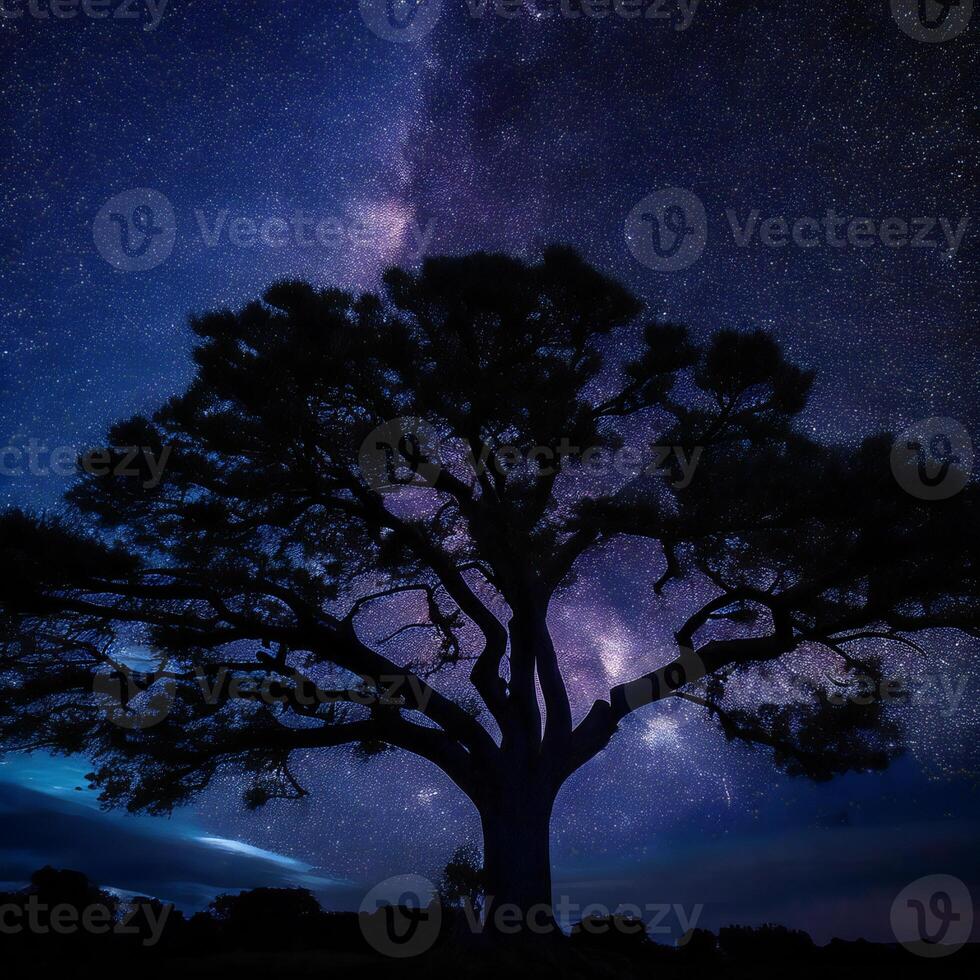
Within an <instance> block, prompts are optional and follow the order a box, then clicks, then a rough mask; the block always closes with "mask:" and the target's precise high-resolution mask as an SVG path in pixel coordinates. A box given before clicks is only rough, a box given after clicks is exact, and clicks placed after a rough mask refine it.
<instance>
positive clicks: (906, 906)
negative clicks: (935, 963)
mask: <svg viewBox="0 0 980 980" xmlns="http://www.w3.org/2000/svg"><path fill="white" fill-rule="evenodd" d="M891 923H892V932H893V933H894V934H895V938H896V939H897V940H898V941H899V942H900V943H901V944H902V945H903V946H904V947H905V948H906V949H907V950H909V951H910V952H912V953H915V955H916V956H927V957H930V958H935V957H939V956H949V955H950V954H951V953H955V952H956V951H957V950H958V949H959V948H960V947H961V946H963V945H964V944H965V943H966V942H968V941H969V938H970V933H971V931H972V930H973V899H972V898H971V896H970V890H969V889H968V888H967V887H966V885H964V884H963V882H962V881H960V879H959V878H954V877H953V876H952V875H926V876H925V877H924V878H918V879H917V880H916V881H913V882H912V884H910V885H906V886H905V887H904V888H903V889H902V890H901V891H900V892H899V893H898V895H897V896H896V897H895V901H894V902H892V911H891Z"/></svg>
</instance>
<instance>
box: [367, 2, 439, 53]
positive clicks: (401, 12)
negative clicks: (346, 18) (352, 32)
mask: <svg viewBox="0 0 980 980" xmlns="http://www.w3.org/2000/svg"><path fill="white" fill-rule="evenodd" d="M358 5H359V6H360V9H361V18H362V19H363V21H364V23H365V24H367V26H368V27H369V28H370V29H371V30H372V31H373V32H374V33H375V34H377V35H378V37H380V38H384V40H386V41H397V42H399V43H401V44H406V43H411V42H412V41H418V40H419V39H420V38H423V37H425V35H426V34H428V33H429V31H431V30H432V28H433V27H435V26H436V21H437V20H439V15H440V14H441V13H442V0H358Z"/></svg>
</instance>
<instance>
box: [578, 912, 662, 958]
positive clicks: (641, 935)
mask: <svg viewBox="0 0 980 980" xmlns="http://www.w3.org/2000/svg"><path fill="white" fill-rule="evenodd" d="M571 938H572V942H573V944H574V945H577V946H588V947H591V948H593V949H601V950H603V951H604V952H607V953H613V954H616V953H619V954H623V955H627V956H636V955H637V954H641V955H642V954H645V953H648V952H650V951H652V950H653V948H654V946H655V944H654V943H653V941H652V940H651V939H650V937H649V935H648V934H647V929H646V923H645V922H644V921H643V920H642V919H639V918H636V917H635V916H628V915H590V916H586V918H584V919H582V921H581V922H576V923H575V925H573V926H572V932H571Z"/></svg>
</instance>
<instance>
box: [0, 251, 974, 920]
mask: <svg viewBox="0 0 980 980" xmlns="http://www.w3.org/2000/svg"><path fill="white" fill-rule="evenodd" d="M384 283H385V293H384V296H383V297H379V296H374V295H363V296H359V297H355V296H352V295H350V294H348V293H346V292H341V291H338V290H334V289H327V290H320V291H318V290H316V289H314V288H312V287H310V286H308V285H304V284H302V283H295V282H289V283H280V284H278V285H275V286H273V287H272V288H271V289H270V290H268V292H267V293H266V294H265V296H264V299H263V301H262V302H255V303H252V304H250V305H248V306H247V307H245V308H244V309H243V310H241V312H238V313H234V312H230V311H228V310H221V311H218V312H215V313H211V314H209V315H206V316H202V317H200V318H197V319H194V320H193V321H192V327H193V331H194V333H195V334H196V336H197V338H198V345H197V347H196V349H195V353H194V357H195V361H196V365H197V374H196V377H195V379H194V381H193V382H192V384H191V385H190V387H189V388H188V390H187V392H186V393H185V394H183V395H182V396H180V397H177V398H174V399H173V400H171V401H169V402H167V403H166V404H165V405H164V406H163V407H162V408H160V409H159V411H157V412H156V413H155V414H154V416H153V417H152V418H149V419H147V418H140V417H138V418H134V419H131V420H130V421H128V422H125V423H122V424H120V425H118V426H116V427H115V428H114V429H113V430H111V432H110V434H109V440H108V442H109V447H110V448H107V449H106V450H105V451H100V452H99V453H95V454H89V455H88V456H87V457H86V458H85V459H84V460H83V464H84V465H83V467H82V468H83V470H84V473H83V475H82V476H81V478H80V480H79V483H78V485H77V486H76V487H74V488H73V489H72V491H71V492H70V494H69V496H68V504H67V509H66V511H65V513H64V514H63V515H61V516H58V517H44V516H41V517H38V516H33V515H28V514H24V513H20V512H13V513H10V514H8V515H7V516H6V517H5V518H4V519H3V521H2V529H0V548H2V556H3V562H4V565H5V566H6V569H7V571H8V573H9V574H8V576H7V580H6V584H5V585H4V586H3V593H2V602H3V630H4V633H3V638H4V647H3V654H2V657H3V659H2V661H0V676H2V678H3V680H4V682H5V686H6V688H7V690H6V693H5V697H4V700H3V705H2V707H0V734H2V736H3V738H4V741H5V744H6V745H7V747H8V748H24V749H32V748H44V749H48V750H52V751H56V752H80V751H86V752H89V753H91V755H92V756H93V757H94V758H95V760H96V765H97V768H96V769H95V771H94V772H93V773H92V775H91V780H92V782H93V784H94V785H95V786H97V787H98V788H99V789H100V791H101V799H102V800H103V802H104V803H105V804H106V805H117V804H124V805H126V806H128V807H129V808H130V809H131V810H148V811H150V812H165V811H167V810H169V809H170V808H172V807H173V806H174V805H175V804H179V803H183V802H184V801H186V800H188V799H189V798H190V797H192V796H193V795H194V794H196V793H198V792H200V791H201V790H203V789H204V788H205V787H206V786H208V784H209V783H210V781H211V780H212V778H213V777H214V775H215V773H217V772H218V771H219V770H221V769H222V768H225V767H238V768H242V767H244V769H245V770H247V771H248V772H250V773H251V774H252V776H253V777H254V781H253V785H252V787H251V789H250V790H249V793H248V802H249V803H250V805H260V804H261V803H263V802H265V801H266V800H268V799H271V798H295V797H299V796H302V795H305V793H306V792H307V790H306V789H305V788H304V787H303V785H302V779H301V773H297V771H296V769H297V768H298V764H297V760H302V758H303V753H304V752H306V751H313V750H320V749H327V748H330V747H333V746H338V745H341V744H349V743H355V744H357V745H359V746H361V747H362V748H363V749H364V750H365V751H366V752H369V753H370V752H375V751H381V750H390V749H397V750H404V751H407V752H411V753H415V754H417V755H419V756H421V757H423V758H424V759H427V760H429V762H431V763H432V764H433V765H435V766H437V767H439V768H440V769H441V770H442V771H443V772H445V773H446V774H448V776H449V777H450V778H451V779H452V780H453V782H455V784H456V785H457V786H458V787H459V788H460V789H461V790H462V791H463V792H464V793H465V794H466V795H467V796H468V797H469V799H470V800H472V802H473V804H474V805H475V807H476V809H477V810H478V812H479V815H480V818H481V823H482V829H483V850H484V867H485V870H486V889H487V894H488V896H492V897H493V898H494V900H495V902H496V903H497V905H499V904H502V903H516V904H517V905H518V906H519V907H520V908H522V909H525V910H528V909H530V908H531V907H533V906H535V905H538V904H544V905H548V904H549V903H550V900H551V875H550V858H549V825H550V820H551V814H552V808H553V804H554V802H555V798H556V796H557V794H558V791H559V789H560V788H561V787H562V785H563V784H564V782H565V781H566V780H567V779H568V777H569V776H570V775H571V774H572V773H574V772H575V771H576V770H577V769H579V768H580V767H581V766H583V765H584V764H585V763H587V762H588V761H589V760H591V759H593V758H594V757H595V756H596V755H598V754H599V753H600V752H602V751H603V749H604V748H605V747H606V746H607V745H608V743H609V742H610V740H611V739H612V738H613V736H614V735H615V734H616V732H617V730H618V729H619V728H620V726H621V724H622V723H623V722H624V720H625V719H627V717H628V716H629V715H631V714H632V713H633V712H636V711H639V710H641V709H647V710H656V709H655V708H653V709H651V707H650V706H653V705H657V704H660V705H661V706H662V705H663V703H664V701H665V699H667V698H679V699H683V700H684V701H686V702H688V703H689V704H690V705H691V706H692V708H691V710H694V708H697V709H699V710H703V711H704V713H705V714H706V715H707V716H710V717H712V718H713V719H714V720H715V721H716V722H717V723H718V724H720V726H721V727H722V729H723V730H724V732H725V734H726V735H727V736H728V737H729V738H732V739H741V740H745V741H747V742H754V743H761V744H762V745H763V746H766V747H768V748H769V749H770V750H772V753H773V757H774V760H775V762H776V763H777V764H779V765H781V766H783V767H785V768H786V769H787V770H788V771H790V772H792V773H795V774H806V775H809V776H811V777H814V778H819V779H826V778H830V777H831V776H833V775H834V774H836V773H842V772H845V771H848V770H859V771H861V770H872V769H880V768H882V767H884V766H886V765H887V764H888V761H889V759H890V758H892V757H893V756H894V755H895V754H896V753H897V752H899V751H900V749H901V745H900V738H899V732H898V729H897V728H896V727H895V726H894V725H893V724H892V723H891V722H890V721H889V719H888V717H887V715H886V713H885V712H884V711H883V708H882V705H881V704H880V703H872V704H862V703H856V702H855V701H854V700H845V702H844V703H843V704H837V703H833V702H832V701H831V700H829V699H826V698H823V697H821V696H820V692H819V691H817V690H813V691H811V692H809V694H806V695H805V696H801V697H799V698H794V699H789V700H784V701H776V702H773V701H772V699H770V701H769V702H766V701H765V700H764V699H763V703H760V704H755V705H751V704H750V705H747V704H746V700H745V697H746V695H745V693H744V689H743V691H742V693H741V694H740V695H739V696H738V697H736V696H735V695H734V694H733V691H732V687H731V685H732V683H733V682H735V679H736V678H739V677H741V678H745V677H746V676H747V675H748V676H749V677H751V676H753V675H754V674H756V673H758V672H771V671H773V670H776V669H778V668H779V667H780V666H781V664H782V663H784V662H785V657H786V655H788V654H790V653H792V652H793V651H797V650H800V649H801V648H807V649H811V648H821V649H822V650H823V651H824V652H825V653H828V654H830V655H832V656H833V657H834V658H836V659H837V661H838V663H839V665H840V667H841V669H845V670H846V669H850V670H860V671H862V672H864V673H868V672H869V671H872V670H874V669H876V664H875V662H874V661H872V660H871V659H870V658H869V657H868V656H867V651H866V647H865V646H864V645H863V644H864V642H865V641H867V640H869V639H877V640H881V639H883V640H890V641H895V642H898V643H902V644H906V645H912V646H915V647H916V648H919V644H918V643H916V640H915V639H913V637H915V636H916V635H917V634H921V633H923V632H924V631H928V630H933V629H940V628H948V629H955V630H969V631H973V632H974V633H975V632H976V630H977V628H978V626H980V588H978V580H977V564H976V561H977V558H976V556H977V555H978V554H980V547H978V544H980V542H978V531H977V529H978V527H980V523H978V520H977V516H978V512H977V494H976V492H975V487H973V486H969V487H967V488H966V489H965V490H963V491H962V492H960V493H959V494H957V495H956V496H954V497H951V498H950V499H946V500H941V501H927V500H923V499H920V498H919V497H918V496H915V495H913V494H910V493H908V492H906V491H905V490H903V489H902V487H901V486H900V485H899V483H898V482H897V481H896V479H895V478H894V475H893V472H892V470H891V467H890V465H889V454H890V450H891V447H892V441H893V440H892V438H891V437H890V436H888V435H887V434H878V435H874V436H870V437H869V438H868V439H867V440H866V441H865V442H864V443H863V444H861V445H860V446H859V447H857V448H854V447H843V446H828V445H821V444H819V443H817V442H815V441H814V440H812V439H811V438H810V437H808V436H807V435H806V434H805V433H804V432H803V431H801V429H800V427H799V426H798V425H797V424H796V419H797V418H798V416H799V415H800V413H801V412H802V411H803V409H804V408H805V406H806V402H807V397H808V393H809V390H810V388H811V384H812V381H813V375H812V374H811V373H809V372H807V371H804V370H802V369H800V368H799V367H797V366H795V365H793V364H791V363H790V362H789V361H787V360H786V358H785V356H784V354H783V353H782V351H781V350H780V348H779V346H778V344H777V343H776V342H775V340H773V339H772V338H771V337H770V336H768V335H766V334H764V333H761V332H732V331H722V332H720V333H718V334H716V335H715V336H714V337H713V338H711V339H710V340H709V341H708V342H706V343H704V344H701V345H699V344H696V343H694V342H693V340H692V339H691V337H690V336H689V334H688V332H687V331H686V330H685V329H684V328H683V327H681V326H677V325H674V324H668V323H661V322H656V321H654V320H649V319H645V318H644V316H643V311H642V307H641V304H640V303H639V302H638V301H637V299H636V298H635V297H633V296H632V295H631V294H630V293H629V292H628V291H627V290H626V289H625V288H623V287H622V286H621V285H619V284H617V283H616V282H614V281H612V280H611V279H609V278H608V277H606V276H605V275H603V274H602V273H600V272H598V271H597V270H595V269H593V268H592V267H590V266H589V265H588V264H587V263H585V262H584V261H583V260H582V259H581V258H580V257H579V256H578V255H577V254H576V253H574V252H572V251H570V250H567V249H564V248H551V249H548V250H546V251H545V252H544V253H543V256H542V258H541V259H540V260H539V261H536V262H524V261H519V260H517V259H513V258H509V257H505V256H500V255H488V254H482V253H480V254H475V255H471V256H468V257H457V258H432V259H429V260H427V261H426V262H425V263H424V265H423V266H422V268H421V269H420V270H419V271H417V272H409V271H402V270H392V271H390V272H388V273H387V274H386V276H385V280H384ZM623 352H625V353H623ZM396 420H401V421H396ZM406 420H407V421H406ZM637 440H640V441H641V442H642V443H643V444H644V445H648V444H649V443H651V442H655V443H656V445H657V446H663V447H677V450H676V451H673V452H671V453H670V454H669V456H667V455H666V454H665V453H664V452H661V451H658V452H656V453H654V454H653V455H654V457H655V458H654V459H653V461H652V462H653V463H657V464H659V466H654V467H651V466H650V465H646V464H645V465H644V466H643V467H642V469H640V470H637V469H636V468H635V467H634V469H632V470H628V472H627V473H626V474H625V475H623V474H621V473H619V472H614V470H613V469H611V468H610V467H609V466H607V467H606V469H605V470H604V471H603V472H602V473H599V475H598V476H596V475H595V472H594V469H595V467H596V463H597V461H598V463H600V464H601V463H602V462H603V461H608V460H610V459H615V458H617V457H615V456H614V455H613V454H614V453H617V452H618V453H619V456H620V457H621V456H622V454H623V451H624V450H626V449H627V448H629V446H630V445H635V443H636V441H637ZM124 447H145V448H146V449H147V451H148V452H147V453H141V454H139V456H138V457H137V458H136V459H135V461H134V460H132V459H131V458H130V457H131V456H132V455H133V454H132V453H129V452H125V451H124ZM576 449H577V450H578V452H577V453H576ZM437 451H438V454H439V455H437ZM167 453H169V455H166V454H167ZM165 455H166V467H165V471H164V473H163V475H162V477H161V478H159V479H156V478H155V477H154V472H155V471H154V468H153V467H151V466H150V465H149V464H148V462H147V459H150V458H153V459H157V460H162V459H163V458H164V456H165ZM573 455H575V456H578V455H581V457H582V458H581V459H579V460H577V461H575V460H572V459H571V457H572V456H573ZM556 459H559V460H560V461H561V462H562V463H563V464H565V465H562V466H557V465H553V464H554V461H555V460H556ZM586 459H588V462H586ZM694 460H697V470H696V474H695V476H694V478H693V479H691V465H692V464H693V461H694ZM124 464H125V465H124ZM590 474H592V475H591V476H590ZM623 536H633V537H634V538H639V539H643V540H645V541H647V542H649V550H648V552H647V553H648V555H649V562H650V569H651V579H653V578H656V585H655V589H656V592H657V594H658V595H660V596H661V597H663V598H665V599H666V598H670V597H674V598H678V599H679V600H683V601H684V602H685V603H687V604H688V605H689V606H690V612H688V613H685V615H684V616H683V617H681V618H679V619H678V620H677V621H676V622H673V623H672V624H671V626H672V631H673V641H672V643H673V649H672V650H669V651H664V650H663V649H662V648H658V647H657V645H656V644H651V649H650V652H649V654H648V655H647V658H646V661H647V662H646V663H645V665H644V666H643V667H642V668H639V669H638V671H637V675H636V677H635V679H634V680H632V681H630V682H628V683H622V684H616V685H615V686H614V687H613V688H612V689H611V690H610V691H609V692H608V694H607V695H606V696H604V697H601V698H599V699H598V700H595V701H594V703H592V704H591V706H586V707H585V710H583V711H581V712H578V710H577V705H575V703H574V702H575V697H576V695H577V692H576V691H574V689H573V690H572V691H571V692H570V690H569V686H568V685H567V683H566V676H565V674H564V672H563V669H562V668H563V663H564V659H565V656H564V655H565V651H562V650H561V649H558V648H556V643H555V641H554V638H553V632H552V629H551V628H549V610H553V609H554V608H556V607H557V606H558V605H559V604H560V603H561V602H562V601H563V597H565V596H566V595H567V594H568V589H569V585H570V583H572V582H573V581H574V578H575V576H576V574H577V573H578V572H579V571H580V569H581V568H582V567H583V564H584V563H585V562H587V561H588V560H590V559H591V558H592V556H593V555H594V554H595V553H596V552H598V551H600V550H601V549H604V548H610V547H615V546H616V544H617V541H618V539H620V538H621V537H623ZM667 606H668V604H667V603H665V605H664V609H665V613H664V615H667ZM134 647H138V648H139V651H140V652H139V657H138V658H137V657H135V655H134V654H133V649H134ZM137 661H138V662H137ZM148 664H150V665H151V666H153V667H154V668H156V669H157V671H158V672H159V673H157V674H156V675H153V671H150V670H147V669H146V668H147V665H148ZM137 666H142V667H143V668H144V669H143V670H142V671H135V673H133V671H134V670H135V667H137ZM150 675H152V676H150ZM222 679H224V681H226V683H224V684H219V683H218V682H219V681H221V680H222ZM151 680H152V684H151V683H150V681H151ZM246 680H248V681H251V682H254V684H256V685H258V684H265V685H266V688H265V693H266V694H268V695H270V696H268V697H263V696H260V695H259V694H252V695H251V696H250V697H248V698H246V697H243V692H242V690H241V685H242V683H243V682H245V681H246ZM232 682H233V683H232ZM113 685H115V688H113ZM314 688H315V689H316V690H317V691H318V692H319V693H318V694H317V697H316V698H311V697H310V691H312V690H314ZM202 690H206V691H209V692H211V695H212V696H210V697H202ZM93 691H95V692H96V694H95V695H93ZM114 691H115V692H116V694H115V695H114V696H117V697H118V703H115V704H114V705H113V704H112V703H111V699H110V701H109V702H108V703H109V707H110V709H111V710H109V711H108V712H107V710H106V704H107V700H106V698H107V697H108V696H109V695H112V694H113V692H114ZM140 691H143V693H139V692H140ZM324 691H326V692H328V695H329V696H328V697H321V694H322V693H323V692H324ZM861 700H864V699H861ZM161 706H162V710H161ZM577 713H578V714H579V715H580V717H577V718H576V714H577ZM626 727H627V728H628V727H629V726H626Z"/></svg>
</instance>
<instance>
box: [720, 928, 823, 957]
mask: <svg viewBox="0 0 980 980" xmlns="http://www.w3.org/2000/svg"><path fill="white" fill-rule="evenodd" d="M718 946H719V947H720V949H721V951H722V952H723V953H725V954H726V955H727V956H731V957H732V958H734V959H737V960H739V961H742V962H744V961H748V960H754V961H757V962H762V961H773V960H775V961H778V962H781V963H788V962H794V961H796V962H805V961H806V957H807V956H808V955H811V954H812V953H813V951H814V948H815V947H814V944H813V940H812V939H811V938H810V936H809V935H808V934H807V933H805V932H803V931H802V930H800V929H787V928H786V926H779V925H773V924H772V923H766V924H765V925H761V926H724V927H722V928H721V929H719V930H718Z"/></svg>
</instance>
